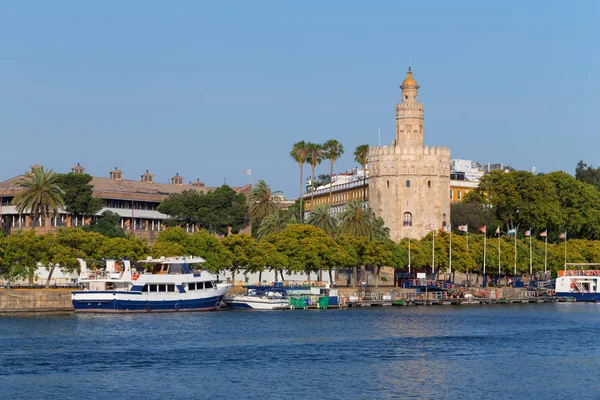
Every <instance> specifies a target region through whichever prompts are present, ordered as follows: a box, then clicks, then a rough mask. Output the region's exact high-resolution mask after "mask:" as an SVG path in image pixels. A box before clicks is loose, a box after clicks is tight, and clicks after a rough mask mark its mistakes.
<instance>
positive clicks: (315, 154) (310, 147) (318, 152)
mask: <svg viewBox="0 0 600 400" xmlns="http://www.w3.org/2000/svg"><path fill="white" fill-rule="evenodd" d="M306 149H307V153H306V156H307V157H306V162H308V163H309V164H310V168H311V177H310V192H311V194H310V204H311V206H312V205H313V204H314V202H313V200H314V198H315V168H316V167H317V165H319V164H321V161H323V146H322V145H320V144H318V143H307V144H306Z"/></svg>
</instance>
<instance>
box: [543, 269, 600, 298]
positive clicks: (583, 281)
mask: <svg viewBox="0 0 600 400" xmlns="http://www.w3.org/2000/svg"><path fill="white" fill-rule="evenodd" d="M554 288H555V293H553V294H556V296H562V297H572V298H574V299H575V300H576V301H600V270H567V269H565V270H562V271H561V270H559V271H558V277H557V278H556V283H555V286H554Z"/></svg>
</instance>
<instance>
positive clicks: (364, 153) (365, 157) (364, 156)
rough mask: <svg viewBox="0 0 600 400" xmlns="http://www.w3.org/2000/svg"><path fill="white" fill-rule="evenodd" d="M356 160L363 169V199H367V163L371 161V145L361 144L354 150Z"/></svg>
mask: <svg viewBox="0 0 600 400" xmlns="http://www.w3.org/2000/svg"><path fill="white" fill-rule="evenodd" d="M354 161H356V162H357V163H359V164H360V166H361V167H362V169H363V201H367V187H366V186H365V185H364V184H365V183H366V182H367V163H368V162H369V145H368V144H361V145H360V146H358V147H357V148H356V150H354Z"/></svg>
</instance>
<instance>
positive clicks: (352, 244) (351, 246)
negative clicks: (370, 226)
mask: <svg viewBox="0 0 600 400" xmlns="http://www.w3.org/2000/svg"><path fill="white" fill-rule="evenodd" d="M336 242H337V243H338V244H339V245H340V246H341V247H342V249H344V250H345V251H346V252H347V253H348V255H349V258H348V259H349V264H347V265H344V266H345V267H352V279H351V284H352V286H354V287H355V286H356V283H357V278H358V267H359V266H362V265H364V262H363V260H364V257H365V249H366V246H367V244H368V242H369V241H368V239H367V238H366V237H360V236H351V235H341V236H339V237H338V238H337V239H336Z"/></svg>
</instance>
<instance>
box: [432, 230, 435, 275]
mask: <svg viewBox="0 0 600 400" xmlns="http://www.w3.org/2000/svg"><path fill="white" fill-rule="evenodd" d="M431 233H432V234H433V236H432V240H431V280H432V281H433V280H434V279H435V230H434V229H432V230H431Z"/></svg>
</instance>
